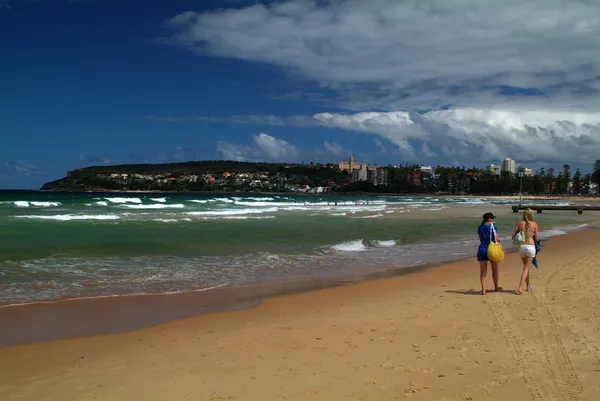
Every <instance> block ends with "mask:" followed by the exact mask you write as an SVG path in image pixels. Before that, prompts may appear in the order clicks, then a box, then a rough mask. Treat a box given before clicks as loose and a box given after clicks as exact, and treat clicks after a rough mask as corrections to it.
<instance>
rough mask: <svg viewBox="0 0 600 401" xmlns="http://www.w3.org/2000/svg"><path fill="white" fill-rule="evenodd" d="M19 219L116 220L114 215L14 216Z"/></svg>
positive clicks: (116, 217) (117, 217)
mask: <svg viewBox="0 0 600 401" xmlns="http://www.w3.org/2000/svg"><path fill="white" fill-rule="evenodd" d="M14 217H16V218H19V219H39V220H59V221H71V220H118V219H120V217H119V216H117V215H116V214H55V215H23V216H14Z"/></svg>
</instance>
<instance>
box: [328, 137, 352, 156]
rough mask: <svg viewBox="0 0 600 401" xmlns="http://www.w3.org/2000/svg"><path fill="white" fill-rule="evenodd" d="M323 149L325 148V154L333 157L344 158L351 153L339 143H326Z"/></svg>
mask: <svg viewBox="0 0 600 401" xmlns="http://www.w3.org/2000/svg"><path fill="white" fill-rule="evenodd" d="M323 148H325V152H327V153H329V154H331V155H333V156H338V157H342V156H345V155H348V154H349V153H350V152H349V151H348V150H346V149H344V148H343V147H342V145H340V144H339V143H335V142H329V141H325V142H323Z"/></svg>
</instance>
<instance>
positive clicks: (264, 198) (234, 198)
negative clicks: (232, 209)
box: [231, 196, 275, 202]
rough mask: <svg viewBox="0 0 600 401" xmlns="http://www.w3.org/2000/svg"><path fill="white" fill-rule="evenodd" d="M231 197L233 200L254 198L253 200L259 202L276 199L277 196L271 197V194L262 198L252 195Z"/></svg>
mask: <svg viewBox="0 0 600 401" xmlns="http://www.w3.org/2000/svg"><path fill="white" fill-rule="evenodd" d="M231 199H233V200H235V201H244V200H252V201H258V202H263V201H274V200H275V198H271V197H269V196H265V197H262V198H256V197H252V196H247V197H244V198H241V197H233V198H231Z"/></svg>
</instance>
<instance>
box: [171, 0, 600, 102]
mask: <svg viewBox="0 0 600 401" xmlns="http://www.w3.org/2000/svg"><path fill="white" fill-rule="evenodd" d="M168 25H169V26H170V28H171V29H172V32H173V34H172V36H171V38H170V39H169V40H170V41H171V43H173V44H176V45H178V46H182V47H184V48H187V49H189V50H191V51H194V52H198V53H201V54H205V55H210V56H216V57H226V58H234V59H240V60H248V61H255V62H263V63H268V64H271V65H275V66H278V67H281V69H282V70H283V71H287V72H292V73H296V74H297V75H298V76H301V77H304V78H307V79H309V80H311V81H313V82H315V83H318V84H319V85H320V86H322V87H326V88H328V89H331V90H333V91H334V92H335V93H337V94H339V96H340V99H338V100H339V101H340V102H341V103H339V105H345V106H346V107H348V108H351V109H355V110H360V109H372V108H380V109H384V110H429V109H439V108H444V107H469V106H476V107H481V106H484V105H485V106H489V105H506V104H507V103H508V102H511V103H516V102H523V103H524V104H531V103H532V102H537V103H538V104H540V105H543V104H545V105H548V106H557V105H562V106H564V105H570V106H577V107H583V106H598V105H599V104H600V101H598V99H599V96H598V94H599V93H600V79H599V77H600V41H599V40H598V38H599V37H600V3H598V2H596V1H584V0H572V1H569V3H568V7H566V6H565V2H564V0H527V1H522V0H506V1H491V0H418V1H416V0H415V1H397V0H369V1H364V0H337V1H327V2H323V1H318V0H288V1H281V2H269V3H267V4H253V5H250V6H246V7H241V8H227V9H219V10H213V11H206V12H192V11H188V12H184V13H182V14H179V15H176V16H174V17H173V18H171V19H170V20H169V21H168ZM515 88H525V89H526V90H525V91H523V90H520V91H515ZM515 92H517V93H515ZM524 93H526V94H527V96H523V94H524Z"/></svg>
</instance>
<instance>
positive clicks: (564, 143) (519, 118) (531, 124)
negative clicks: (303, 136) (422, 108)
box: [313, 109, 600, 163]
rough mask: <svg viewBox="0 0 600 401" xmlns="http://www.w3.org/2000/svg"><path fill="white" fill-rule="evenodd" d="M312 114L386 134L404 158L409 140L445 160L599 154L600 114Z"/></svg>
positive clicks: (585, 159) (565, 158)
mask: <svg viewBox="0 0 600 401" xmlns="http://www.w3.org/2000/svg"><path fill="white" fill-rule="evenodd" d="M313 118H315V119H316V120H318V121H320V123H321V125H323V126H326V127H335V128H343V129H347V130H352V131H358V132H364V133H369V134H375V135H377V136H379V137H382V138H385V139H387V140H389V141H390V142H392V143H393V144H395V145H396V146H397V147H398V148H399V150H400V151H402V152H404V154H405V156H406V157H407V158H408V157H409V156H410V155H411V154H414V153H415V152H414V148H413V145H414V144H418V145H419V146H420V148H421V156H422V157H428V156H429V157H432V156H433V155H432V154H431V153H432V152H433V151H432V148H439V149H440V150H441V152H442V154H443V156H445V157H446V158H447V159H458V160H460V161H461V162H463V163H468V162H483V161H490V160H499V159H502V158H504V157H507V156H510V157H512V158H515V159H517V160H519V161H524V162H536V161H549V162H574V161H578V162H581V163H591V162H593V160H595V159H596V158H597V155H598V154H600V113H565V112H563V113H560V112H544V111H514V110H485V109H456V110H437V111H431V112H427V113H423V114H417V113H408V112H369V113H356V114H332V113H321V114H316V115H315V116H313ZM424 145H425V146H424Z"/></svg>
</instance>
